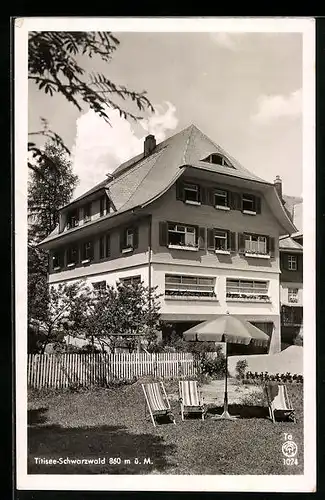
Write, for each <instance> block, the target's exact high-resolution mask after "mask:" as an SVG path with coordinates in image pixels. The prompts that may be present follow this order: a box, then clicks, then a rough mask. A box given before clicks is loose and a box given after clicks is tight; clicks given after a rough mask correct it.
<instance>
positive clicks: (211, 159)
mask: <svg viewBox="0 0 325 500" xmlns="http://www.w3.org/2000/svg"><path fill="white" fill-rule="evenodd" d="M202 161H206V162H207V163H214V164H215V165H222V166H223V167H231V168H233V166H232V165H230V163H229V161H228V160H227V159H226V158H225V157H224V156H223V155H221V154H218V153H212V154H211V155H209V156H207V157H206V158H204V160H202Z"/></svg>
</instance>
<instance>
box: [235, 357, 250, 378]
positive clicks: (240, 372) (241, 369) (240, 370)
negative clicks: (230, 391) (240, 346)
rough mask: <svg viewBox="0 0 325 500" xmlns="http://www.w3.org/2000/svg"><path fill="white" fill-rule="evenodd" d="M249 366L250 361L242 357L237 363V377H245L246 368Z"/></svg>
mask: <svg viewBox="0 0 325 500" xmlns="http://www.w3.org/2000/svg"><path fill="white" fill-rule="evenodd" d="M247 367H248V363H247V360H246V359H240V360H239V361H237V363H236V374H237V378H244V377H245V371H246V368H247Z"/></svg>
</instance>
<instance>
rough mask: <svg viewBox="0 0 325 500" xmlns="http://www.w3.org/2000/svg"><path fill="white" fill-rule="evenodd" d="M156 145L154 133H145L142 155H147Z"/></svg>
mask: <svg viewBox="0 0 325 500" xmlns="http://www.w3.org/2000/svg"><path fill="white" fill-rule="evenodd" d="M155 147H156V139H155V136H154V135H151V134H150V135H147V137H146V138H145V140H144V156H149V155H150V154H151V153H152V152H153V150H154V149H155Z"/></svg>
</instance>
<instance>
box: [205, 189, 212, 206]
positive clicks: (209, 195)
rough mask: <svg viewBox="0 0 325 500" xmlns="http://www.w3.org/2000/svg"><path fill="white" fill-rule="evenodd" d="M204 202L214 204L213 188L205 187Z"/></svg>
mask: <svg viewBox="0 0 325 500" xmlns="http://www.w3.org/2000/svg"><path fill="white" fill-rule="evenodd" d="M205 202H206V204H207V205H212V206H214V189H209V188H206V201H205Z"/></svg>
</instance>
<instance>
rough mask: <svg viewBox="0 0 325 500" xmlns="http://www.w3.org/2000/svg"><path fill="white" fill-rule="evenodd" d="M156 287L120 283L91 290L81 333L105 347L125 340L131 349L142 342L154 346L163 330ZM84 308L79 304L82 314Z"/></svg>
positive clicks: (79, 320)
mask: <svg viewBox="0 0 325 500" xmlns="http://www.w3.org/2000/svg"><path fill="white" fill-rule="evenodd" d="M158 297H159V296H158V295H157V293H156V288H153V289H151V290H150V289H149V288H148V287H145V286H144V285H143V283H133V284H131V285H125V284H123V283H122V282H118V283H117V284H116V286H115V287H114V286H107V287H106V288H105V289H99V290H96V289H93V290H88V291H87V297H86V298H85V297H82V298H80V299H78V300H83V305H82V307H83V314H82V316H79V318H78V326H79V332H80V333H83V334H84V335H85V337H86V338H88V339H89V340H90V342H91V344H92V345H94V344H95V343H96V342H98V343H99V344H100V346H101V348H102V350H105V348H107V347H108V348H109V349H113V350H114V349H115V348H116V347H118V344H119V342H120V341H121V339H123V343H124V344H126V345H127V347H128V349H129V351H130V352H132V351H134V350H135V349H136V348H137V346H138V345H139V343H140V342H142V343H144V344H145V345H146V346H148V347H149V349H150V348H151V346H152V345H154V344H155V342H156V338H157V336H156V333H157V332H158V331H159V328H160V323H159V309H160V305H159V302H158ZM79 310H80V307H79V306H78V307H76V313H77V314H79Z"/></svg>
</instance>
